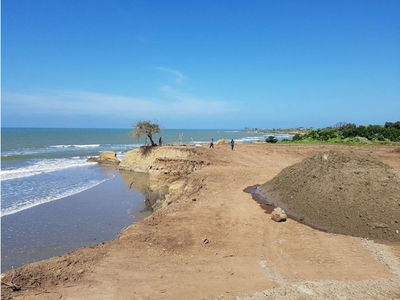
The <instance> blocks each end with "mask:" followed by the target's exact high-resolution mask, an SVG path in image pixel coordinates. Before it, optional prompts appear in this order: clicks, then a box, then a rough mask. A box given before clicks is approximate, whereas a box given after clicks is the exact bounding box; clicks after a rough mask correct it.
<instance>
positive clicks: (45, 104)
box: [2, 86, 233, 119]
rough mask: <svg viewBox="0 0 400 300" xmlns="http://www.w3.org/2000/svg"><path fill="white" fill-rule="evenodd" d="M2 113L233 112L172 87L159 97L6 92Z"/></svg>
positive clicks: (132, 115)
mask: <svg viewBox="0 0 400 300" xmlns="http://www.w3.org/2000/svg"><path fill="white" fill-rule="evenodd" d="M2 105H3V112H5V111H7V113H8V114H10V113H13V114H15V116H16V117H18V116H23V115H26V114H32V113H36V114H40V115H49V116H52V115H53V116H54V115H76V116H80V115H92V116H100V117H101V116H109V115H116V116H119V117H121V118H131V119H134V118H161V117H162V116H165V115H168V116H169V117H173V116H181V115H196V116H198V117H201V116H202V115H204V116H209V115H220V114H225V113H229V112H230V111H233V108H232V107H230V105H229V104H228V103H227V102H225V101H219V100H215V99H202V98H198V97H195V96H192V95H187V94H183V93H180V92H178V91H176V90H175V89H173V88H172V87H170V86H163V87H161V97H160V98H137V97H129V96H121V95H112V94H103V93H93V92H84V91H65V90H60V91H47V92H42V93H30V94H28V93H27V94H24V93H12V92H3V95H2Z"/></svg>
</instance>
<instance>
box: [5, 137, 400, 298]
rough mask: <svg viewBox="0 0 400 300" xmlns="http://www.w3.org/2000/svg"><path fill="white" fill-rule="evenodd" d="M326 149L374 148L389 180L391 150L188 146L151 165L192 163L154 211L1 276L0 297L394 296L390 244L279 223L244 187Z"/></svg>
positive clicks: (398, 263)
mask: <svg viewBox="0 0 400 300" xmlns="http://www.w3.org/2000/svg"><path fill="white" fill-rule="evenodd" d="M165 151H167V150H165ZM328 151H338V152H341V153H350V152H357V153H366V154H369V155H372V156H373V157H376V158H377V159H379V160H380V161H382V162H383V163H385V164H387V165H388V166H390V167H391V168H393V169H394V170H395V171H394V173H393V174H395V175H394V176H399V171H400V151H399V150H398V147H393V146H359V147H350V146H328V145H285V144H276V145H270V144H259V145H256V144H253V145H244V144H237V145H236V146H235V150H234V151H232V150H231V149H230V147H229V144H224V143H222V144H218V143H216V145H215V148H214V149H209V148H208V147H206V146H203V147H193V150H191V152H190V153H191V154H190V155H189V156H188V157H187V158H179V159H175V160H174V159H173V158H169V159H167V158H164V159H163V160H160V162H159V165H156V164H154V165H152V168H153V169H154V168H156V167H159V166H160V165H161V163H162V164H164V165H163V166H164V167H165V168H166V166H168V167H169V168H170V170H177V169H178V167H179V166H181V165H182V163H186V162H187V161H189V162H190V164H192V165H194V166H196V167H195V168H192V169H190V170H189V169H188V170H186V171H185V172H183V173H182V172H181V173H180V174H181V175H182V174H184V175H182V177H181V178H179V180H180V182H184V185H183V189H182V190H181V191H179V192H176V193H175V194H172V193H171V196H170V197H169V198H168V201H167V202H165V203H164V204H163V205H162V207H161V208H160V209H158V210H157V211H156V212H154V213H153V214H152V215H150V216H148V217H147V218H145V219H143V220H141V221H139V222H136V223H134V224H133V225H132V226H130V227H129V228H127V229H126V230H124V231H123V232H121V234H120V235H119V237H118V238H117V239H115V240H112V241H109V242H105V243H101V244H98V245H92V246H87V247H84V248H81V249H78V250H76V251H73V252H71V253H68V254H66V255H64V256H61V257H55V258H51V259H48V260H44V261H41V262H38V263H34V264H30V265H26V266H23V267H21V268H19V269H16V270H14V271H10V272H8V273H7V274H3V276H2V299H382V300H383V299H400V241H398V242H397V241H390V242H382V241H380V242H376V241H373V240H371V239H367V238H362V237H354V236H350V235H342V234H334V233H329V232H323V231H319V230H316V229H313V228H312V227H309V226H306V225H304V224H301V223H299V222H297V221H295V220H292V219H288V220H287V221H286V222H279V223H278V222H275V221H273V220H272V219H271V215H270V214H269V213H268V212H266V211H265V209H264V208H263V207H262V206H260V204H259V203H258V202H256V201H254V200H253V198H252V195H251V194H249V193H246V192H244V190H245V189H246V188H247V187H249V186H254V185H257V184H258V185H262V184H264V183H266V182H268V181H270V180H272V179H273V178H274V177H275V176H277V175H278V174H279V173H280V172H281V171H282V170H283V169H285V168H286V167H289V166H292V165H294V164H296V163H299V162H301V161H303V160H304V159H305V158H307V157H310V156H312V155H314V154H316V153H325V152H328ZM174 164H176V165H175V167H174ZM165 170H166V169H162V168H161V167H159V170H158V172H159V173H163V176H171V174H172V173H168V174H167V172H166V171H165ZM174 174H175V173H174ZM396 174H397V175H396ZM165 178H167V177H165ZM396 178H398V177H396ZM126 180H127V182H129V181H130V180H131V179H129V178H128V179H126ZM170 190H171V189H170ZM397 196H398V195H397ZM313 200H314V201H318V199H313ZM391 200H392V202H393V203H395V204H397V203H398V209H399V210H400V199H399V198H398V197H397V198H395V197H393V199H391ZM377 207H379V203H377ZM398 216H400V211H398ZM392 221H393V222H395V221H400V220H392ZM348 222H351V219H349V221H348Z"/></svg>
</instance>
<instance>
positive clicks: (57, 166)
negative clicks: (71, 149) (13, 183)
mask: <svg viewBox="0 0 400 300" xmlns="http://www.w3.org/2000/svg"><path fill="white" fill-rule="evenodd" d="M90 164H96V163H93V162H86V159H82V158H72V159H69V158H68V159H67V158H56V159H48V160H39V161H38V162H37V163H35V164H33V165H30V166H26V167H20V168H16V169H11V170H2V171H1V180H2V181H5V180H11V179H17V178H24V177H29V176H34V175H38V174H41V173H49V172H54V171H58V170H63V169H69V168H76V167H82V166H87V165H90Z"/></svg>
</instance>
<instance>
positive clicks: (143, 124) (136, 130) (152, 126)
mask: <svg viewBox="0 0 400 300" xmlns="http://www.w3.org/2000/svg"><path fill="white" fill-rule="evenodd" d="M132 127H133V130H132V131H131V137H132V138H135V139H139V138H140V137H141V136H142V135H146V136H147V137H148V138H149V139H150V142H151V145H152V146H157V144H156V143H154V141H153V134H155V133H158V132H160V131H161V127H160V125H159V124H156V123H152V122H151V121H138V122H136V123H134V124H132Z"/></svg>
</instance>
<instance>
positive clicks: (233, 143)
mask: <svg viewBox="0 0 400 300" xmlns="http://www.w3.org/2000/svg"><path fill="white" fill-rule="evenodd" d="M230 144H231V149H232V150H233V148H235V141H234V140H233V139H232V140H231V142H230ZM209 148H214V139H211V142H210V147H209Z"/></svg>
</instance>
